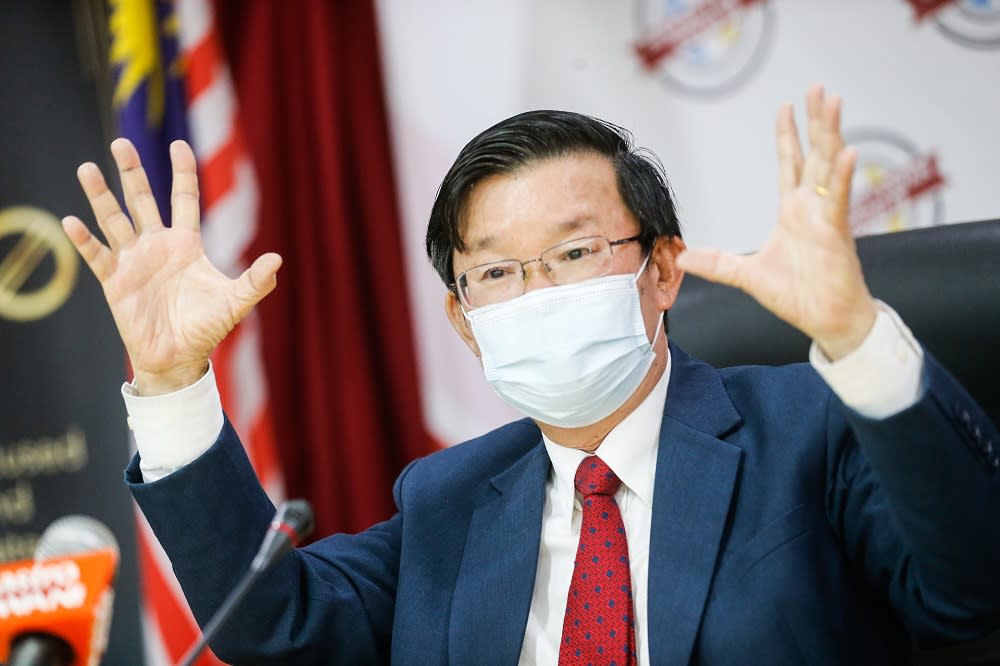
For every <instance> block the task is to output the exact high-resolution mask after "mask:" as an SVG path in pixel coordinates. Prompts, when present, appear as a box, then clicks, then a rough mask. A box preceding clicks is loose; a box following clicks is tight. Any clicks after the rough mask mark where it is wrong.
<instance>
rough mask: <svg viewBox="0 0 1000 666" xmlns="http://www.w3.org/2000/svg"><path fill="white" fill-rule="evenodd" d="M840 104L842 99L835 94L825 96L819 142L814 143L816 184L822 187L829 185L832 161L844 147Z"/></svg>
mask: <svg viewBox="0 0 1000 666" xmlns="http://www.w3.org/2000/svg"><path fill="white" fill-rule="evenodd" d="M842 105H843V100H842V99H841V98H840V97H837V96H836V95H832V96H830V97H827V98H826V100H825V101H824V102H823V111H822V117H821V119H820V121H821V122H820V125H821V127H820V136H819V143H818V144H817V145H816V152H817V160H816V167H815V168H816V184H817V185H823V186H824V187H829V184H830V170H831V169H832V168H833V161H834V160H835V159H836V158H837V155H838V154H839V153H840V150H841V148H843V147H844V140H843V138H842V137H841V134H840V109H841V107H842Z"/></svg>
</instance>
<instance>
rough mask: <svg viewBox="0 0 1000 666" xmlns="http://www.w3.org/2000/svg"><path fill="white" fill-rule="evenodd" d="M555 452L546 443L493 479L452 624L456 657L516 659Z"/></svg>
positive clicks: (473, 532) (472, 530) (469, 543)
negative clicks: (551, 456) (550, 454)
mask: <svg viewBox="0 0 1000 666" xmlns="http://www.w3.org/2000/svg"><path fill="white" fill-rule="evenodd" d="M548 473H549V458H548V456H547V455H546V454H545V449H544V447H543V446H542V444H541V438H539V443H538V446H537V447H535V448H534V449H532V450H531V452H529V453H528V454H527V455H525V456H524V457H523V458H521V459H520V460H519V461H518V462H517V463H515V464H514V465H513V466H511V467H510V468H509V469H508V470H506V471H505V472H503V473H502V474H500V475H498V476H496V477H494V478H493V479H492V480H491V487H490V488H489V489H488V490H487V498H486V499H485V501H484V503H483V504H481V505H480V506H479V508H477V509H476V510H475V512H474V513H473V515H472V521H471V523H470V525H469V532H468V537H467V540H466V544H465V551H464V553H463V556H462V564H461V567H460V568H459V572H458V580H457V581H456V584H455V597H454V601H453V603H452V609H451V620H450V624H449V641H448V651H449V663H452V664H516V663H517V660H518V656H519V654H520V651H521V643H522V641H523V639H524V628H525V625H526V624H527V621H528V611H529V609H530V606H531V597H532V593H533V591H534V587H535V571H536V569H537V567H538V547H539V542H540V538H541V525H542V509H543V507H544V504H545V480H546V477H547V476H548Z"/></svg>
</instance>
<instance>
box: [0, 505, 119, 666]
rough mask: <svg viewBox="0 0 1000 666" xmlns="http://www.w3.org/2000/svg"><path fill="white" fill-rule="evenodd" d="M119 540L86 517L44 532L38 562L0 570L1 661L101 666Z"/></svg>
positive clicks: (20, 665)
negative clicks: (99, 663)
mask: <svg viewBox="0 0 1000 666" xmlns="http://www.w3.org/2000/svg"><path fill="white" fill-rule="evenodd" d="M119 557H120V555H119V551H118V542H117V541H116V540H115V537H114V535H113V534H112V533H111V530H109V529H108V528H107V527H106V526H105V525H104V524H102V523H101V522H99V521H97V520H95V519H93V518H90V517H89V516H79V515H74V516H65V517H63V518H60V519H58V520H56V521H55V522H54V523H52V524H51V525H49V527H48V528H47V529H46V530H45V532H43V533H42V536H41V538H40V539H39V541H38V545H37V547H36V549H35V559H34V560H25V561H22V562H14V563H11V564H7V565H3V566H0V661H3V660H4V659H6V663H7V664H8V666H97V664H98V662H99V661H100V659H101V657H102V656H103V654H104V651H105V649H106V648H107V642H108V632H109V630H110V626H111V606H112V604H113V603H114V591H113V589H112V585H113V583H114V578H115V570H116V569H117V567H118V560H119Z"/></svg>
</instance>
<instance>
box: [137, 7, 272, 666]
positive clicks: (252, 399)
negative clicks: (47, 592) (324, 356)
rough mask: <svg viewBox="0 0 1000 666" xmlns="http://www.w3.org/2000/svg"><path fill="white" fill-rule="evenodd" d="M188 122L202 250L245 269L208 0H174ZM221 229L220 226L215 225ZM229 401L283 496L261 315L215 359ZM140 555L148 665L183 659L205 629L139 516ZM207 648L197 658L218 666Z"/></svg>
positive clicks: (228, 108) (236, 175)
mask: <svg viewBox="0 0 1000 666" xmlns="http://www.w3.org/2000/svg"><path fill="white" fill-rule="evenodd" d="M176 11H177V16H178V23H179V26H180V42H181V53H182V60H183V63H184V67H185V70H184V75H185V90H186V93H187V98H188V99H187V102H188V124H189V127H190V129H191V136H192V144H193V146H192V147H193V148H194V151H195V155H196V156H197V158H198V167H199V182H200V188H201V204H202V229H203V237H204V241H205V251H206V253H207V254H208V256H209V258H210V259H212V260H213V262H215V263H216V265H217V266H218V267H219V269H220V270H222V271H224V272H226V273H228V274H230V275H231V276H234V277H235V276H236V275H238V274H239V273H240V272H241V271H242V270H243V269H244V268H245V265H244V263H243V254H244V252H245V250H246V247H247V245H249V243H250V241H252V240H253V238H254V235H255V232H256V224H257V219H256V218H257V210H256V201H257V191H256V182H255V181H254V180H253V178H252V177H247V176H248V174H250V175H251V176H252V173H253V169H252V165H251V162H250V159H249V156H248V154H247V151H246V148H245V144H244V142H243V139H242V137H241V134H240V126H239V122H238V117H237V112H236V100H235V95H234V93H233V87H232V83H231V80H230V77H229V69H228V67H227V65H226V63H225V61H224V59H223V57H222V50H221V47H220V44H221V42H220V41H219V37H218V34H217V32H216V28H215V23H214V17H213V15H212V7H211V3H210V2H208V0H177V3H176ZM213 231H214V233H213ZM212 363H213V366H214V368H215V375H216V382H217V383H218V386H219V392H220V394H221V397H222V404H223V406H224V408H225V409H226V413H227V415H228V416H229V418H230V420H232V422H233V424H234V426H235V427H236V429H237V430H238V431H239V432H240V433H241V434H242V435H243V438H244V445H245V446H246V449H247V453H248V454H249V456H250V460H251V462H252V463H253V465H254V469H255V470H256V472H257V474H258V477H259V478H260V480H261V483H262V485H263V486H264V488H265V490H267V491H268V494H269V495H270V496H271V499H272V501H274V502H275V503H279V502H280V501H282V500H283V499H284V497H283V496H284V487H283V482H282V478H281V469H280V464H279V462H278V458H277V455H276V447H275V443H274V437H273V434H272V431H271V417H270V412H269V410H268V402H267V391H266V387H265V385H264V375H263V365H262V359H261V354H260V348H259V332H258V327H257V324H256V321H255V320H254V319H253V317H252V316H251V317H249V318H248V319H247V320H245V321H244V322H243V323H241V324H240V325H239V326H238V327H237V328H236V329H235V330H234V331H233V332H232V333H230V335H229V336H228V337H227V338H226V339H225V340H224V341H223V343H222V344H221V345H220V346H219V348H218V349H217V350H216V352H215V354H214V355H213V358H212ZM139 523H140V525H139V553H140V568H141V576H142V588H143V614H144V620H145V621H144V628H145V633H146V636H145V638H146V657H147V664H148V666H169V665H170V664H175V663H177V662H178V661H179V660H180V659H181V658H182V657H183V655H184V654H185V652H186V650H187V649H188V647H190V645H191V644H192V643H194V642H195V640H197V638H198V635H199V634H198V627H197V625H196V623H195V621H194V619H193V618H192V616H191V613H190V610H189V608H188V606H187V602H186V601H185V600H184V598H183V595H182V594H181V592H180V588H179V586H178V584H177V582H176V580H175V579H174V577H173V573H172V571H171V570H170V566H169V562H168V561H167V558H166V556H165V554H164V553H163V550H162V549H161V547H160V545H159V544H158V543H157V542H156V540H155V538H154V537H153V536H152V533H151V531H150V530H149V528H148V527H147V526H146V525H145V524H144V519H143V518H142V517H141V516H140V517H139ZM221 663H222V662H221V661H219V659H218V658H216V657H215V656H214V655H212V654H211V653H210V652H208V653H206V654H205V655H204V656H203V657H201V658H200V659H199V660H198V661H197V666H212V665H215V664H221Z"/></svg>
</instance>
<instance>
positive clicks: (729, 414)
mask: <svg viewBox="0 0 1000 666" xmlns="http://www.w3.org/2000/svg"><path fill="white" fill-rule="evenodd" d="M670 353H671V376H670V388H669V389H668V391H667V402H666V407H665V409H664V414H663V423H662V425H661V428H660V448H659V453H658V457H657V463H656V484H655V490H654V493H653V520H652V527H651V533H650V544H649V547H650V553H649V596H648V602H647V619H648V627H649V631H648V635H649V655H650V661H651V662H652V663H654V664H687V663H688V662H689V661H690V659H691V652H692V649H693V647H694V642H695V637H696V636H697V633H698V627H699V626H700V623H701V616H702V612H703V610H704V607H705V602H706V600H707V598H708V590H709V587H710V585H711V582H712V576H713V574H714V572H715V565H716V557H717V555H718V550H719V545H720V543H721V540H722V536H723V533H724V531H725V526H726V519H727V516H728V514H729V506H730V500H731V497H732V493H733V488H734V484H735V480H736V475H737V471H738V469H739V463H740V456H741V453H740V449H739V448H738V447H736V446H734V445H732V444H729V443H727V442H725V441H723V440H722V439H719V437H721V436H723V435H725V434H727V433H729V432H732V431H733V430H734V429H735V428H736V427H737V426H739V424H740V422H741V420H740V417H739V414H738V413H737V412H736V410H735V408H734V407H733V405H732V403H731V401H730V400H729V397H728V395H727V393H726V390H725V387H724V386H723V385H722V381H721V379H720V378H719V375H718V372H717V371H716V370H715V369H714V368H711V367H710V366H708V365H706V364H704V363H701V362H700V361H696V360H694V359H693V358H691V357H690V356H688V355H687V354H685V353H684V352H683V351H681V350H680V349H679V348H677V347H676V346H674V345H673V344H671V345H670Z"/></svg>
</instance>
